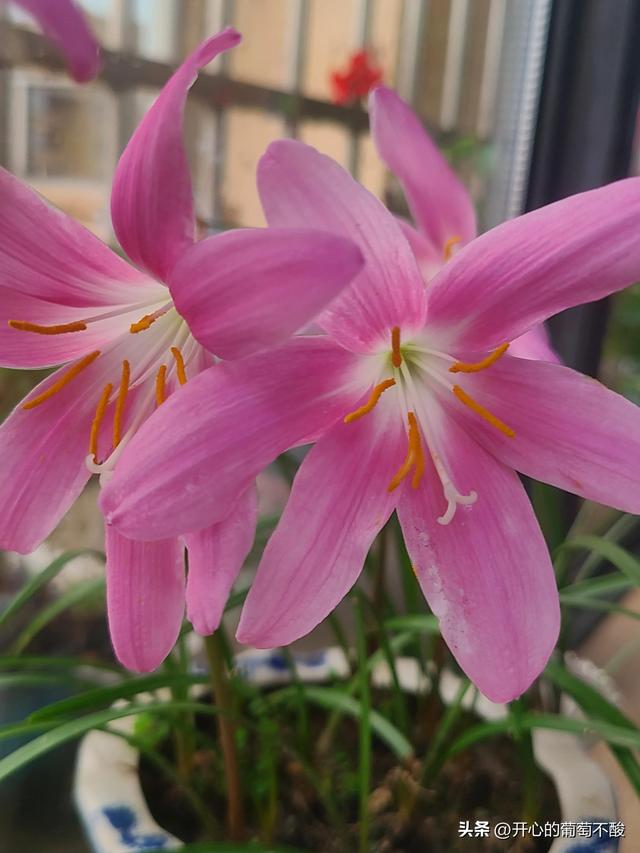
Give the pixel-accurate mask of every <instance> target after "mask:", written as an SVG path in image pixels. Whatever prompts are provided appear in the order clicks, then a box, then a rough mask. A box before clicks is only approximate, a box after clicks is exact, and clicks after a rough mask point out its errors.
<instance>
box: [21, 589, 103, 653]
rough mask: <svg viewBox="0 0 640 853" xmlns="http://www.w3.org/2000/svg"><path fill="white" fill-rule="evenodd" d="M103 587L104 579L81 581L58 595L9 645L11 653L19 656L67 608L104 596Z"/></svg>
mask: <svg viewBox="0 0 640 853" xmlns="http://www.w3.org/2000/svg"><path fill="white" fill-rule="evenodd" d="M104 585H105V584H104V578H96V579H94V580H87V581H82V582H81V583H77V584H75V585H74V586H72V587H70V588H69V589H68V590H66V591H65V592H64V593H62V595H59V596H58V597H57V598H55V599H54V600H53V601H52V602H51V604H49V605H47V607H43V608H42V610H40V611H39V612H38V614H37V615H36V617H35V618H34V619H32V620H31V622H29V624H28V625H27V626H26V627H25V628H24V629H23V630H22V631H21V633H20V634H19V636H18V637H17V639H16V640H15V641H14V642H13V643H12V645H11V649H10V651H11V653H13V654H19V653H20V652H21V651H22V650H23V649H25V648H26V647H27V646H28V645H29V643H30V642H31V641H32V640H33V638H34V637H35V636H36V635H37V634H39V633H40V631H42V629H43V628H45V627H46V626H47V625H48V624H49V623H50V622H51V621H52V620H53V619H55V618H56V616H59V615H60V614H61V613H64V611H65V610H67V609H68V608H69V607H74V606H75V605H77V604H80V603H81V602H83V601H84V602H87V601H91V600H92V599H96V598H98V597H100V596H104Z"/></svg>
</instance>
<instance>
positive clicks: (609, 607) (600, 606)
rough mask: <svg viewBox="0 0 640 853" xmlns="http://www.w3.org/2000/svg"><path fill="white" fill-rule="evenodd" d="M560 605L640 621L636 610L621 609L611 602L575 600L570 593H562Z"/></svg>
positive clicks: (585, 599) (580, 597) (579, 598)
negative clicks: (613, 614) (618, 615)
mask: <svg viewBox="0 0 640 853" xmlns="http://www.w3.org/2000/svg"><path fill="white" fill-rule="evenodd" d="M560 603H561V604H565V605H567V607H581V608H583V609H584V610H603V611H605V612H607V613H620V615H621V616H629V618H630V619H640V613H638V612H637V611H636V610H629V608H628V607H620V606H619V605H618V604H611V602H609V601H600V600H598V599H590V598H584V597H582V596H578V597H577V598H574V597H573V596H572V595H571V593H569V592H561V593H560Z"/></svg>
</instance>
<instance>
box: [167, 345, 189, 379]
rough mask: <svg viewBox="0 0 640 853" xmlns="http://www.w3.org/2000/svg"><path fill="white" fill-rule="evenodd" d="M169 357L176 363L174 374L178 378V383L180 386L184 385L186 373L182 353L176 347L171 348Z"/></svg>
mask: <svg viewBox="0 0 640 853" xmlns="http://www.w3.org/2000/svg"><path fill="white" fill-rule="evenodd" d="M171 355H172V356H173V358H174V359H175V362H176V374H177V376H178V382H179V383H180V384H181V385H186V382H187V371H186V370H185V367H184V358H183V357H182V353H181V352H180V350H179V349H178V347H171Z"/></svg>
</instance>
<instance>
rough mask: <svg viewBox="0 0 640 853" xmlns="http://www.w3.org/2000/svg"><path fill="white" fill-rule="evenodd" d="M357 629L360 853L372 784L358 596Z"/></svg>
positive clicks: (368, 696) (361, 610) (364, 841)
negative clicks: (359, 708) (360, 710)
mask: <svg viewBox="0 0 640 853" xmlns="http://www.w3.org/2000/svg"><path fill="white" fill-rule="evenodd" d="M356 630H357V640H358V681H359V696H360V706H361V708H362V715H361V717H360V739H359V759H358V788H359V793H360V802H359V824H360V843H359V846H358V850H359V851H360V853H367V851H368V850H369V788H370V786H371V720H370V718H369V711H370V708H371V692H370V689H369V668H368V667H367V642H366V636H365V626H364V606H363V603H362V599H361V598H360V597H359V596H358V597H357V601H356Z"/></svg>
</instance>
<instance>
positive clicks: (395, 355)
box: [391, 326, 402, 367]
mask: <svg viewBox="0 0 640 853" xmlns="http://www.w3.org/2000/svg"><path fill="white" fill-rule="evenodd" d="M391 364H392V365H393V366H394V367H400V365H401V364H402V353H401V352H400V326H394V327H393V329H391Z"/></svg>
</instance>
